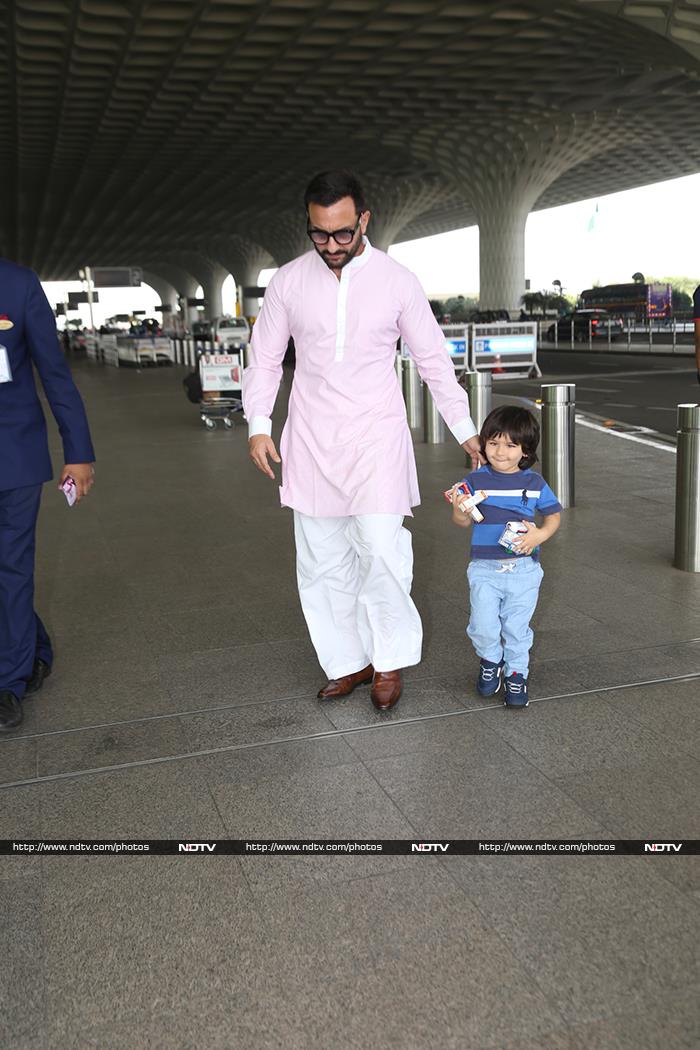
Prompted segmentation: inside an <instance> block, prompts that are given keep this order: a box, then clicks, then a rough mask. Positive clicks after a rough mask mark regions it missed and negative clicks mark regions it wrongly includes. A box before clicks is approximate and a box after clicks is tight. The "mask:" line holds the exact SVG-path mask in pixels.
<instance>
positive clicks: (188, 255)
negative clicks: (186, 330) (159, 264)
mask: <svg viewBox="0 0 700 1050" xmlns="http://www.w3.org/2000/svg"><path fill="white" fill-rule="evenodd" d="M173 258H174V260H175V262H176V263H177V264H178V265H181V266H183V267H186V268H187V270H188V272H189V273H192V274H194V276H195V277H196V278H197V279H198V281H197V283H198V284H201V286H202V294H203V296H204V298H205V299H206V303H207V305H206V307H205V308H204V313H203V314H202V311H199V315H198V316H200V317H202V316H204V317H205V318H207V319H211V318H214V317H220V316H221V314H222V313H223V304H222V301H221V286H222V285H223V283H224V281H225V280H226V278H227V277H228V270H227V269H225V267H223V266H222V265H221V263H218V262H216V261H215V260H214V259H211V258H209V256H208V255H205V254H203V253H202V254H200V253H199V252H178V254H177V257H175V256H173Z"/></svg>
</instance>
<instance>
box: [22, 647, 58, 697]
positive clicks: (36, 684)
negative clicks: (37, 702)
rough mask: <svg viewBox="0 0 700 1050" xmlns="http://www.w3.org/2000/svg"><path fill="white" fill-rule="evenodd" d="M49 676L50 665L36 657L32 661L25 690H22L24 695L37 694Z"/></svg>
mask: <svg viewBox="0 0 700 1050" xmlns="http://www.w3.org/2000/svg"><path fill="white" fill-rule="evenodd" d="M50 674H51V665H50V664H47V662H46V660H41V659H40V658H39V657H38V656H37V658H36V660H35V661H34V668H33V669H32V676H31V678H29V679H28V680H27V688H26V689H25V690H24V695H25V696H31V694H32V693H38V692H39V690H40V689H41V687H42V685H43V684H44V679H45V678H48V677H49V675H50Z"/></svg>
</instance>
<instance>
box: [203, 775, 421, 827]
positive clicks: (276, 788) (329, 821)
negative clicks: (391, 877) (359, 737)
mask: <svg viewBox="0 0 700 1050" xmlns="http://www.w3.org/2000/svg"><path fill="white" fill-rule="evenodd" d="M211 791H212V795H213V796H214V798H215V800H216V804H217V807H218V809H219V812H220V813H221V816H222V819H223V820H224V822H225V824H226V827H227V828H228V829H229V830H230V831H231V833H233V832H235V833H236V836H237V837H243V838H247V837H249V838H267V839H269V838H272V839H281V838H285V839H295V838H308V839H314V838H340V839H348V838H357V839H363V838H367V839H370V838H372V839H381V838H412V837H413V831H412V828H411V826H410V824H409V823H408V822H407V821H406V819H405V817H403V816H402V814H401V813H400V812H399V810H398V809H397V808H396V806H395V805H394V804H393V802H392V801H391V799H389V798H388V797H387V796H386V794H385V793H384V791H382V789H381V787H380V786H379V785H378V784H377V782H376V780H375V779H374V777H372V776H371V775H370V774H369V773H368V772H367V770H366V769H365V768H364V766H362V765H361V764H360V763H359V762H357V761H356V760H355V761H350V762H348V763H347V764H345V765H340V766H335V767H333V768H327V767H318V766H317V767H313V768H310V769H307V770H304V771H300V772H295V773H288V772H286V771H285V770H284V769H282V770H280V772H279V774H278V775H277V776H276V777H275V778H274V779H265V780H255V781H253V782H251V783H247V784H241V783H236V784H227V783H214V784H212V785H211Z"/></svg>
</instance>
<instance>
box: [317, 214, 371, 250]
mask: <svg viewBox="0 0 700 1050" xmlns="http://www.w3.org/2000/svg"><path fill="white" fill-rule="evenodd" d="M363 214H364V212H360V214H359V215H358V216H357V222H356V223H355V225H354V226H353V228H352V229H349V227H347V226H346V227H345V228H344V229H342V230H330V231H329V230H317V229H315V228H314V229H310V228H309V227H308V226H307V227H306V232H307V233H308V235H309V237H310V238H311V240H312V241H313V242H314V244H318V245H321V244H328V242H329V240H330V239H331V237H332V238H333V240H334V241H335V243H336V244H340V245H346V244H351V243H352V239H353V237H354V236H355V234H356V233H357V227H358V226H359V225H360V219H361V218H362V216H363Z"/></svg>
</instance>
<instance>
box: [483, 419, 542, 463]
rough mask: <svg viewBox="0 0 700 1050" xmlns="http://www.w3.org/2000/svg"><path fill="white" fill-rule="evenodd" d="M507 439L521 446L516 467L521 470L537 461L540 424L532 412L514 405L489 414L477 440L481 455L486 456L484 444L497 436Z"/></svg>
mask: <svg viewBox="0 0 700 1050" xmlns="http://www.w3.org/2000/svg"><path fill="white" fill-rule="evenodd" d="M501 434H502V435H503V436H504V437H509V438H510V440H511V441H512V442H514V444H516V445H522V449H523V458H522V459H521V460H520V463H519V464H518V466H519V467H520V469H521V470H526V469H527V468H528V467H531V466H532V465H533V463H535V462H536V460H537V446H538V445H539V443H540V424H539V423H538V422H537V420H536V419H535V417H534V416H533V414H532V412H528V410H527V409H526V408H518V407H517V406H516V405H502V406H501V407H500V408H494V410H493V411H492V412H489V414H488V415H487V417H486V419H485V420H484V422H483V423H482V426H481V432H480V434H479V440H480V441H481V454H482V456H485V455H486V442H487V441H488V440H489V438H493V437H498V436H499V435H501Z"/></svg>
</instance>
